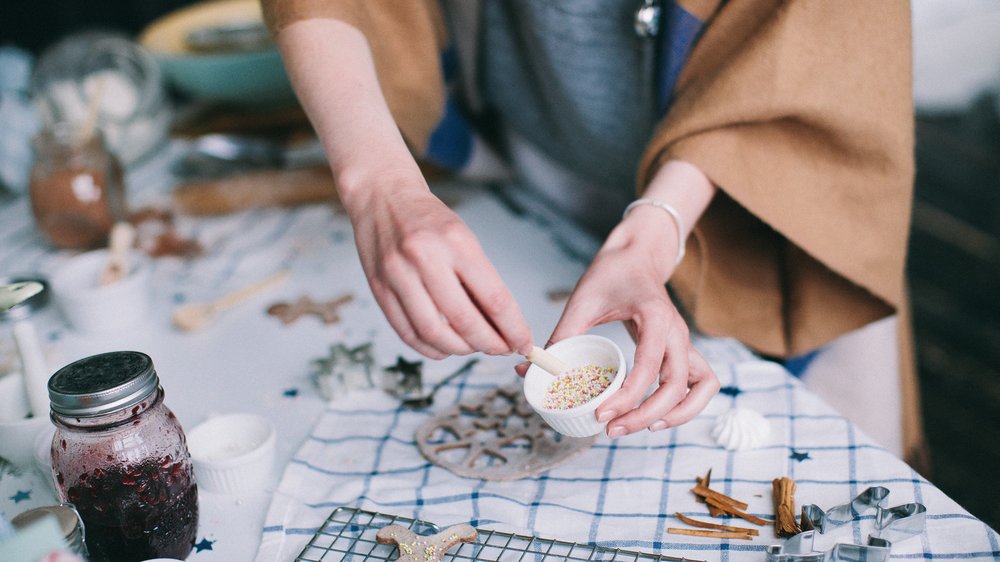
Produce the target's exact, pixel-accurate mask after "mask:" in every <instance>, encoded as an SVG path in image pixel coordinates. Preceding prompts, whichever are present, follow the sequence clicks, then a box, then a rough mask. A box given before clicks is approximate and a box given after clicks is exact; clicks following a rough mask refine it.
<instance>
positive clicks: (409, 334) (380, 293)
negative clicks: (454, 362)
mask: <svg viewBox="0 0 1000 562" xmlns="http://www.w3.org/2000/svg"><path fill="white" fill-rule="evenodd" d="M372 294H373V295H374V296H375V301H376V302H378V305H379V307H380V308H381V309H382V312H383V313H384V314H385V318H386V320H388V321H389V325H390V326H392V329H393V330H395V331H396V334H398V335H399V338H400V339H402V340H403V342H404V343H406V345H408V346H410V347H412V348H413V349H414V350H415V351H416V352H417V353H420V354H421V355H423V356H425V357H428V358H430V359H444V358H445V357H447V356H448V354H447V353H444V352H442V351H440V350H438V349H435V348H433V347H431V346H429V345H427V344H425V343H424V342H422V341H420V338H418V337H417V332H416V330H414V329H413V325H412V324H410V320H409V319H408V318H407V317H406V312H404V311H403V307H402V305H400V304H399V300H398V299H397V298H396V296H395V295H393V294H392V291H390V290H389V289H387V288H385V287H383V286H381V284H377V283H372Z"/></svg>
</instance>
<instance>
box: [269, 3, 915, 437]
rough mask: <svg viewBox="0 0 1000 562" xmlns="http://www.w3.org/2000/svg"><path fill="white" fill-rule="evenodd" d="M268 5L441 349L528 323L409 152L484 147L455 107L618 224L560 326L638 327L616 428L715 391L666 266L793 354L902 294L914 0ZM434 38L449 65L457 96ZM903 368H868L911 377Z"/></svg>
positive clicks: (423, 331) (597, 215) (540, 182)
mask: <svg viewBox="0 0 1000 562" xmlns="http://www.w3.org/2000/svg"><path fill="white" fill-rule="evenodd" d="M263 4H264V10H265V17H266V19H267V21H268V24H269V26H270V27H271V29H272V32H273V33H274V35H275V38H276V41H277V43H278V45H279V48H280V49H281V51H282V54H283V56H284V59H285V63H286V67H287V68H288V71H289V75H290V77H291V79H292V81H293V84H294V85H295V88H296V91H297V93H298V95H299V98H300V100H301V102H302V104H303V106H304V108H305V109H306V112H307V113H308V115H309V117H310V120H311V121H312V123H313V125H314V127H315V129H316V131H317V133H318V134H319V136H320V138H321V139H322V140H323V142H324V145H325V147H326V150H327V154H328V156H329V160H330V164H331V168H332V170H333V173H334V177H335V180H336V183H337V186H338V192H339V194H340V197H341V201H342V203H343V204H344V207H345V208H346V209H347V212H348V214H349V215H350V217H351V220H352V224H353V226H354V230H355V237H356V240H357V244H358V250H359V253H360V256H361V260H362V264H363V266H364V269H365V272H366V274H367V276H368V280H369V283H370V285H371V288H372V291H373V293H374V295H375V298H376V299H377V301H378V302H379V305H380V306H381V307H382V310H383V311H384V312H385V314H386V316H387V318H388V320H389V322H390V323H391V324H392V326H393V328H394V329H395V330H396V331H397V332H398V334H399V335H400V337H401V338H402V339H403V340H404V341H405V342H406V343H407V344H409V345H410V346H412V347H413V348H414V349H416V350H417V351H419V352H420V353H422V354H424V355H426V356H428V357H432V358H441V357H444V356H447V355H450V354H466V353H472V352H475V351H482V352H486V353H492V354H502V353H510V352H516V353H521V354H523V353H526V352H527V350H528V349H529V348H530V344H531V341H532V335H531V332H530V329H529V328H528V326H527V325H525V322H524V320H523V319H522V317H521V314H520V312H519V310H518V308H517V306H516V303H514V301H513V299H512V298H511V295H510V293H509V291H508V290H507V289H506V287H505V286H504V284H503V282H502V280H501V279H500V278H499V276H498V275H497V274H496V272H495V270H494V269H493V268H492V266H490V264H489V262H488V260H487V259H486V258H485V256H484V255H483V252H482V250H481V249H480V247H479V245H478V242H477V241H476V240H475V238H474V236H473V235H472V234H471V232H470V231H469V229H468V228H467V227H466V226H465V225H464V224H463V223H462V222H461V220H460V219H459V218H458V217H457V216H456V215H455V214H454V213H453V212H452V211H450V210H449V209H448V208H447V207H445V206H444V205H443V204H442V203H441V202H440V201H439V200H438V199H437V198H435V197H434V195H433V194H431V193H430V192H429V190H428V189H427V185H426V182H425V181H424V179H423V177H422V176H421V174H420V171H419V169H418V167H417V164H416V163H415V161H414V157H413V156H412V154H415V155H417V156H418V157H426V158H429V159H431V160H438V161H444V163H446V164H447V163H448V160H449V158H447V157H445V158H441V157H440V156H441V155H442V154H443V155H445V156H448V154H449V153H448V151H447V150H441V149H440V145H446V146H447V145H451V146H452V147H454V146H456V144H457V146H459V147H460V149H459V150H458V153H459V154H460V155H461V154H463V153H464V154H465V156H466V157H465V158H464V160H468V159H469V158H468V155H469V153H470V152H472V153H473V159H474V153H475V150H469V147H470V146H471V147H473V148H475V147H476V146H477V145H476V144H475V143H474V142H472V141H468V140H466V141H465V142H464V143H463V142H457V143H456V142H455V140H454V139H456V138H458V139H461V138H462V133H461V130H463V129H464V127H463V117H467V118H470V119H472V120H474V121H486V122H488V123H489V124H490V125H491V128H490V129H489V130H490V131H493V132H494V133H497V136H499V137H500V138H501V139H502V141H503V143H504V145H505V148H506V150H507V152H508V155H509V156H510V157H511V158H512V160H513V161H514V162H513V163H514V167H515V168H517V169H518V170H519V171H521V172H522V174H523V175H524V176H525V177H526V178H527V181H528V182H529V183H534V184H535V185H536V186H538V187H539V188H540V189H542V190H549V192H548V194H549V198H550V199H552V200H553V201H555V202H557V203H559V202H562V204H563V205H562V206H563V207H564V210H565V211H566V212H568V213H569V214H571V215H576V216H577V217H578V218H582V219H584V220H589V221H590V222H591V224H596V225H597V227H598V229H601V228H604V229H610V230H611V232H610V234H609V235H608V237H607V239H606V241H605V243H604V245H603V246H602V248H601V250H600V251H599V253H598V254H597V256H596V257H595V258H594V260H593V263H592V264H591V265H590V267H589V268H588V269H587V271H586V273H585V274H584V276H583V277H582V278H581V280H580V282H579V283H578V285H577V287H576V288H575V290H574V292H573V294H572V296H571V297H570V299H569V301H568V302H567V305H566V309H565V311H564V313H563V316H562V318H561V319H560V321H559V323H558V325H557V327H556V328H555V331H554V332H553V334H552V335H551V341H558V340H560V339H562V338H565V337H567V336H571V335H575V334H578V333H582V332H584V331H586V330H587V329H588V328H590V327H592V326H594V325H597V324H601V323H604V322H610V321H613V320H622V321H624V322H626V325H627V326H628V327H629V328H630V330H631V332H632V334H633V336H634V337H635V339H636V344H637V347H636V355H635V360H634V367H633V370H632V373H631V375H630V377H629V379H628V382H627V383H626V384H625V386H623V388H622V390H621V391H619V392H618V393H617V394H616V395H615V396H614V397H613V398H612V399H610V400H608V401H607V402H605V404H604V405H602V407H601V408H600V409H598V411H597V413H596V415H597V417H598V418H599V419H601V420H602V421H603V420H607V421H609V425H608V434H609V436H612V437H617V436H622V435H626V434H629V433H632V432H635V431H639V430H642V429H646V428H648V429H650V430H654V431H655V430H660V429H664V428H667V427H672V426H676V425H678V424H681V423H684V422H685V421H687V420H689V419H690V418H692V417H693V416H694V415H696V414H697V413H698V412H699V411H700V410H701V409H702V408H703V407H704V405H705V404H706V403H707V401H708V400H709V399H710V398H711V396H712V395H713V394H714V393H715V391H716V390H717V387H718V382H717V380H716V378H715V376H714V375H713V374H712V373H711V370H710V369H709V368H708V366H707V365H706V364H705V361H704V360H703V359H702V358H701V357H700V356H699V355H698V353H697V351H695V350H694V348H693V347H692V346H691V343H690V339H689V337H688V325H687V323H686V322H685V319H684V318H682V316H681V315H680V314H679V312H678V309H677V308H676V307H675V306H674V303H673V301H672V300H671V298H670V295H669V294H668V293H667V291H666V289H665V283H666V282H667V281H668V280H669V282H670V285H671V287H672V288H673V289H674V291H675V293H676V295H677V298H678V299H679V301H680V303H681V304H683V308H684V309H686V311H687V313H689V315H690V318H691V321H692V322H693V323H694V325H695V326H696V327H697V329H698V330H700V331H702V332H705V333H707V334H711V335H721V336H732V337H735V338H738V339H740V340H741V341H743V342H744V343H746V344H747V345H748V346H750V347H751V348H753V349H754V350H756V351H758V352H759V353H761V354H763V355H767V356H773V357H779V358H801V357H803V356H805V357H809V356H811V355H810V354H813V353H814V352H815V351H816V350H820V349H824V346H827V345H828V344H830V342H831V341H833V340H835V339H837V338H838V337H839V336H842V335H844V334H847V333H851V332H854V331H856V330H858V329H859V328H862V327H865V326H869V325H873V323H875V322H876V321H879V320H880V319H885V318H891V317H892V316H893V315H894V314H895V313H896V311H899V310H903V309H904V308H905V295H904V290H903V289H904V282H903V264H904V258H905V249H906V238H907V230H908V221H909V209H910V200H911V189H912V179H913V160H912V145H913V120H912V103H911V96H910V87H911V86H910V85H911V77H910V48H909V47H910V35H909V21H910V20H909V7H908V4H907V3H906V2H905V1H901V0H893V1H888V2H865V1H864V0H857V1H853V2H848V3H844V2H842V1H836V2H834V1H820V2H782V1H778V0H757V1H748V2H723V1H721V0H677V1H676V2H665V3H663V4H662V5H660V4H658V3H657V2H654V1H653V0H646V1H645V2H638V1H636V0H631V1H628V2H622V1H616V2H607V1H605V2H596V1H594V2H591V1H581V0H577V1H574V2H531V1H527V0H525V1H512V2H470V1H463V0H454V1H445V2H443V3H439V2H436V1H433V0H429V1H419V2H417V1H414V2H403V3H399V2H396V3H390V2H377V1H363V0H345V1H339V2H317V1H310V0H293V1H278V0H263ZM656 16H659V17H656ZM442 54H449V55H453V58H454V59H457V62H458V64H457V67H458V68H457V71H458V76H457V78H456V79H455V80H454V84H455V87H454V91H452V92H451V94H453V95H452V96H451V97H449V95H450V94H449V92H448V87H447V82H446V77H445V70H447V69H444V70H443V69H442V64H441V60H442ZM450 58H451V57H447V56H446V57H445V61H446V63H447V62H448V60H450ZM444 66H448V64H446V65H444ZM456 107H460V108H461V111H456ZM491 116H492V118H490V117H491ZM456 123H458V124H457V125H456ZM456 130H457V131H459V132H458V133H456V132H455V131H456ZM461 147H464V152H463V150H462V149H461ZM454 154H455V151H452V153H451V156H454ZM435 156H438V158H435ZM451 160H455V158H451ZM458 160H459V162H458V165H461V164H463V163H464V162H463V158H458ZM635 186H637V191H638V193H639V194H640V199H639V200H637V201H638V202H637V203H635V204H633V205H628V212H627V213H626V214H625V216H624V217H623V218H621V220H620V222H618V223H617V224H616V225H614V226H613V228H611V227H610V225H607V224H606V221H607V220H608V217H609V216H618V217H620V216H621V215H620V213H621V211H622V209H623V208H625V207H626V203H627V202H628V200H627V199H628V198H627V197H626V196H624V195H622V194H625V193H628V194H630V195H631V194H633V193H634V192H635V189H636V187H635ZM623 187H624V188H625V190H624V191H623ZM616 195H617V197H616ZM581 201H583V204H581ZM609 210H610V211H609ZM588 217H590V218H588ZM689 234H691V236H690V238H689V237H688V235H689ZM685 253H686V257H683V256H685ZM681 257H683V260H681V259H680V258H681ZM623 272H624V275H623ZM623 277H624V278H627V279H629V283H628V284H627V285H622V284H621V283H620V282H619V280H620V279H621V278H623ZM890 322H891V321H890ZM902 325H904V326H905V325H906V324H905V322H904V323H903V324H902ZM893 326H894V324H893ZM893 330H894V328H890V329H889V331H890V332H891V333H890V334H889V335H890V337H889V338H888V339H889V340H892V341H888V342H884V343H883V347H885V346H886V345H887V346H889V348H890V349H895V339H896V338H895V337H894V336H895V333H894V332H893ZM881 331H882V332H885V329H884V328H883V329H881ZM883 339H885V338H883ZM862 341H867V340H866V339H865V338H864V337H862ZM823 355H824V354H823V353H819V354H818V356H817V357H819V358H821V357H822V356H823ZM848 355H851V354H848ZM816 361H817V362H818V361H819V359H818V358H817V359H816ZM895 365H896V366H898V361H897V362H896V364H895ZM883 370H886V369H883ZM888 370H889V371H891V370H893V368H891V367H890V368H889V369H888ZM898 371H899V369H896V372H894V373H878V374H877V375H872V377H871V378H875V379H877V378H880V377H881V378H885V377H892V380H893V381H897V383H892V384H898V381H899V380H900V379H899V374H898ZM908 376H910V379H905V378H904V379H903V380H904V382H905V383H906V384H905V385H904V387H905V388H909V389H912V388H913V385H912V369H910V370H909V374H908ZM657 383H658V386H657V388H656V390H655V391H654V392H653V393H652V394H650V395H649V397H648V398H646V399H645V400H643V397H644V396H646V394H647V392H648V391H649V389H650V388H651V387H652V386H653V385H654V384H657ZM897 395H898V394H897ZM911 396H914V395H913V394H912V393H911ZM854 402H856V401H854V400H852V403H854ZM909 404H910V405H911V406H912V405H914V404H915V402H914V401H913V400H911V401H909ZM862 411H864V410H863V409H862ZM910 411H911V412H913V411H915V410H912V408H911V410H910ZM892 416H894V417H896V418H897V419H895V420H894V422H893V423H892V424H891V425H893V426H894V427H895V428H896V431H897V433H898V428H899V427H900V426H901V425H902V424H901V423H900V422H899V416H900V415H899V412H897V413H895V414H892ZM911 418H912V415H911ZM913 419H918V418H913ZM910 425H911V426H912V427H911V431H910V434H909V442H908V445H909V446H913V445H916V444H919V442H920V436H919V424H916V425H914V424H910Z"/></svg>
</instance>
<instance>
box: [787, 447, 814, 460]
mask: <svg viewBox="0 0 1000 562" xmlns="http://www.w3.org/2000/svg"><path fill="white" fill-rule="evenodd" d="M788 458H790V459H793V460H796V461H798V462H802V461H806V460H810V459H812V457H810V456H809V452H808V451H806V452H804V453H800V452H798V451H796V450H795V449H792V454H791V455H788Z"/></svg>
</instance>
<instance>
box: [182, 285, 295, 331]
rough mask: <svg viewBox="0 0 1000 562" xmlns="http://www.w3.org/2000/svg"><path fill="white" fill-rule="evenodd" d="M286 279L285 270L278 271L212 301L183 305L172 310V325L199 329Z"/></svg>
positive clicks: (186, 329)
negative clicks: (225, 311)
mask: <svg viewBox="0 0 1000 562" xmlns="http://www.w3.org/2000/svg"><path fill="white" fill-rule="evenodd" d="M285 279H288V272H287V271H279V272H278V273H275V274H274V275H272V276H270V277H268V278H266V279H264V280H262V281H258V282H256V283H254V284H253V285H249V286H247V287H244V288H242V289H239V290H237V291H233V292H232V293H229V294H228V295H225V296H223V297H220V298H218V299H216V300H214V301H212V302H207V303H197V304H188V305H184V306H182V307H180V308H178V309H177V310H175V311H174V315H173V321H174V326H177V328H179V329H181V330H184V331H186V332H192V331H195V330H200V329H201V328H204V327H205V326H207V325H208V324H209V323H210V322H211V321H212V320H214V319H215V317H216V316H217V315H218V314H219V313H220V312H222V311H224V310H227V309H229V308H232V307H233V306H235V305H237V304H239V303H241V302H243V301H245V300H247V299H249V298H250V297H252V296H254V295H256V294H257V293H259V292H261V291H263V290H265V289H268V288H270V287H271V286H273V285H277V284H279V283H281V282H282V281H284V280H285Z"/></svg>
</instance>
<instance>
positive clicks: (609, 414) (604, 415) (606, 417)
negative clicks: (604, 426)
mask: <svg viewBox="0 0 1000 562" xmlns="http://www.w3.org/2000/svg"><path fill="white" fill-rule="evenodd" d="M617 415H618V414H617V413H616V412H615V411H614V410H604V411H603V412H601V413H600V414H598V415H597V421H599V422H601V423H604V422H607V421H611V420H613V419H615V416H617Z"/></svg>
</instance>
